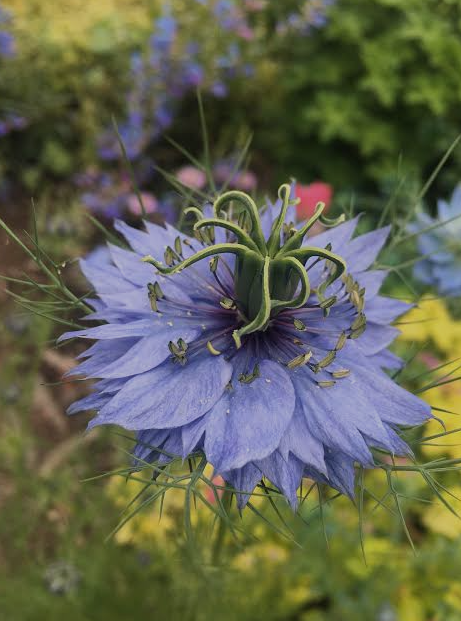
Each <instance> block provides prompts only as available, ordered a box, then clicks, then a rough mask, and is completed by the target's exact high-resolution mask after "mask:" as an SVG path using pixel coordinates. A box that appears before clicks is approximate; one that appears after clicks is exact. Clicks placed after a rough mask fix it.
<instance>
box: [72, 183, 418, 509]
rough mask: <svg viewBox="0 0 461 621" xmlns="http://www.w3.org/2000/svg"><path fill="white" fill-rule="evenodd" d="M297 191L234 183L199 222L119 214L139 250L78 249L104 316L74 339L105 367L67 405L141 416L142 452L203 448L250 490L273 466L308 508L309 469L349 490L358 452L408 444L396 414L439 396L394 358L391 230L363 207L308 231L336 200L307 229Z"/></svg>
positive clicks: (104, 419)
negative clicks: (401, 376) (360, 215)
mask: <svg viewBox="0 0 461 621" xmlns="http://www.w3.org/2000/svg"><path fill="white" fill-rule="evenodd" d="M291 195H292V190H291V188H290V186H288V185H284V186H282V187H281V188H280V191H279V200H278V201H277V203H276V204H274V205H273V204H271V203H270V202H268V205H267V207H266V209H265V210H264V211H262V212H259V211H258V209H257V207H256V205H255V203H254V201H253V200H252V199H251V198H250V197H249V196H248V195H246V194H244V193H242V192H238V191H231V192H227V193H225V194H223V195H221V196H220V197H219V198H218V199H217V200H216V202H215V203H214V205H213V209H212V208H211V207H210V206H207V207H206V208H205V209H204V211H203V213H202V211H200V210H199V209H196V208H192V210H191V212H192V213H193V214H194V215H195V216H196V217H197V222H196V224H195V226H194V234H195V237H188V236H186V235H184V234H182V233H180V232H179V231H178V230H176V229H175V228H174V227H172V226H170V225H167V226H166V227H165V228H162V227H160V226H158V225H155V224H152V223H150V222H146V223H145V226H146V230H145V231H141V230H137V229H134V228H131V227H130V226H128V225H126V224H125V223H124V222H121V221H117V222H116V223H115V227H116V229H117V231H118V232H119V233H121V234H122V235H123V236H124V237H125V239H126V240H127V242H128V243H129V245H130V247H131V249H130V250H125V249H122V248H120V247H118V246H113V245H110V244H109V249H110V253H111V259H112V261H111V264H109V265H108V264H107V262H106V261H101V263H98V261H97V260H96V261H95V260H93V261H92V262H90V263H89V262H88V261H82V262H81V266H82V270H83V272H84V274H85V276H86V278H87V279H88V280H89V281H90V282H91V283H92V285H93V287H94V289H95V292H96V294H97V298H96V299H92V300H89V304H91V306H92V307H93V308H94V313H92V314H91V315H89V317H88V319H90V320H92V321H104V322H106V323H104V324H102V325H99V326H97V327H89V328H87V329H84V330H80V331H77V332H70V333H67V334H64V335H63V336H62V337H61V340H63V339H69V338H74V337H81V338H84V339H91V340H93V341H94V343H93V345H92V346H91V347H90V348H89V349H87V350H86V351H85V352H84V353H83V354H82V356H81V357H82V358H84V359H85V360H84V361H83V362H81V364H80V365H79V367H77V369H76V370H73V371H72V374H73V375H83V376H85V377H87V378H98V379H99V381H98V382H97V383H96V384H95V392H94V393H93V394H91V395H89V396H88V397H85V398H84V399H82V400H80V401H78V402H77V403H75V404H74V405H73V406H71V408H70V411H69V413H74V412H78V411H82V410H90V409H91V410H96V411H97V416H96V417H95V418H94V419H93V420H92V421H91V422H90V425H89V426H90V427H93V426H95V425H101V424H116V425H120V426H121V427H124V428H125V429H128V430H135V431H136V432H137V440H138V443H137V446H136V448H135V458H136V459H137V460H143V461H150V462H151V461H158V462H160V463H162V462H165V461H167V457H166V455H165V452H166V453H170V454H174V455H179V456H182V457H183V458H185V457H187V456H188V455H189V454H190V453H191V452H192V451H197V450H201V451H203V452H204V453H205V455H206V457H207V459H208V461H209V462H210V463H211V464H212V465H213V466H214V468H215V471H216V472H217V473H219V474H221V475H222V476H223V477H224V479H225V480H226V481H227V482H228V483H229V484H230V485H232V486H233V487H234V488H236V489H237V490H241V491H245V492H248V493H250V492H251V491H252V490H253V489H254V487H255V486H256V485H257V484H258V482H259V481H260V480H261V478H262V477H263V476H265V477H267V478H268V479H269V480H270V481H271V482H272V483H273V484H274V485H276V486H277V487H278V488H279V489H280V491H281V492H282V493H283V494H284V495H285V496H286V497H287V499H288V500H289V502H290V503H291V505H292V506H293V507H295V506H296V503H297V490H298V488H299V486H300V483H301V480H302V478H303V477H309V478H311V479H314V480H315V481H318V482H322V483H327V484H329V485H331V486H332V487H334V488H336V489H338V490H340V491H341V492H343V493H346V494H348V495H350V496H352V495H353V493H354V476H355V464H361V465H362V466H364V467H366V468H372V467H373V466H374V463H375V462H374V456H373V453H372V449H374V448H376V449H381V450H384V451H388V452H390V453H392V454H398V455H404V454H408V453H410V449H409V447H408V446H407V445H406V444H405V442H404V441H403V440H402V439H401V438H400V436H399V433H398V432H399V429H400V427H401V426H405V427H406V426H413V425H419V424H421V423H423V422H424V421H425V420H426V419H428V418H429V417H430V408H429V406H428V405H427V404H425V403H424V402H423V401H421V400H420V399H418V398H417V397H415V396H414V395H412V394H411V393H409V392H407V391H406V390H404V389H403V388H401V387H400V386H398V385H397V384H396V383H395V382H394V381H392V380H391V379H390V378H389V376H388V375H387V374H386V372H385V371H384V370H383V369H386V368H398V367H399V366H400V365H401V361H400V359H399V358H397V357H396V356H395V355H393V354H392V353H391V352H389V351H388V349H387V348H388V346H389V344H390V343H391V342H392V341H393V340H394V338H395V336H396V334H397V333H398V330H397V329H396V328H394V327H392V326H391V325H390V323H391V322H392V321H393V320H394V319H395V318H396V317H397V316H398V315H400V314H401V313H403V312H405V311H406V310H407V308H408V305H407V304H405V303H404V302H400V301H397V300H393V299H389V298H386V297H382V296H380V295H379V293H378V292H379V289H380V286H381V283H382V282H383V280H384V278H385V277H386V272H385V271H378V270H374V269H369V268H370V266H371V265H372V264H373V262H374V260H375V258H376V255H377V254H378V252H379V251H380V249H381V248H382V246H383V245H384V243H385V241H386V238H387V236H388V233H389V229H388V228H384V229H379V230H376V231H373V232H370V233H367V234H365V235H361V236H358V237H355V238H353V239H352V235H353V233H354V230H355V228H356V225H357V218H355V219H353V220H350V221H347V222H345V223H343V224H340V225H339V226H337V227H336V228H334V229H327V230H326V231H325V232H323V233H321V234H320V235H317V236H315V237H311V236H308V238H307V240H306V239H305V237H306V234H309V231H310V229H311V227H312V226H313V224H314V223H315V222H316V221H317V220H318V219H319V217H320V215H321V211H322V208H323V207H322V205H319V207H318V210H317V212H316V214H315V215H314V216H313V217H312V218H311V219H310V220H309V221H308V222H307V223H305V224H303V225H301V226H300V228H298V229H296V228H295V226H294V224H293V221H294V218H295V214H294V206H293V205H294V203H295V201H293V200H292V196H291ZM229 207H230V209H228V208H229ZM233 216H234V217H233ZM146 255H147V256H146ZM151 255H153V257H155V258H153V257H152V256H151ZM162 255H163V262H161V261H159V259H160V257H161V256H162ZM143 258H144V260H142V259H143ZM138 463H139V461H138ZM247 498H248V496H246V495H244V494H240V495H239V505H240V506H241V507H242V506H244V504H245V502H246V500H247Z"/></svg>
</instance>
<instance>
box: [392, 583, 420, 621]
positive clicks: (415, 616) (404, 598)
mask: <svg viewBox="0 0 461 621" xmlns="http://www.w3.org/2000/svg"><path fill="white" fill-rule="evenodd" d="M397 609H398V613H399V617H398V618H399V619H402V621H423V620H424V619H426V618H427V616H426V610H425V608H424V605H423V603H422V601H421V598H420V597H417V596H416V595H415V594H414V593H412V592H411V590H410V589H409V588H408V587H402V589H401V590H400V592H399V601H398V605H397Z"/></svg>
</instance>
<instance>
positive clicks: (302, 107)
mask: <svg viewBox="0 0 461 621" xmlns="http://www.w3.org/2000/svg"><path fill="white" fill-rule="evenodd" d="M460 25H461V1H460V0H374V1H373V2H371V1H370V0H338V1H337V3H336V5H335V6H333V7H332V8H331V10H330V12H329V23H328V25H327V26H326V27H325V28H324V29H320V30H318V31H316V32H315V33H314V34H313V35H312V36H310V37H305V38H302V39H294V40H293V41H292V43H291V45H290V47H289V48H285V49H281V50H277V54H276V55H274V58H275V59H276V60H277V62H278V76H277V78H276V79H275V80H274V81H273V85H272V89H271V97H270V98H269V97H262V96H261V99H262V103H261V107H260V108H259V109H257V110H256V112H255V114H256V115H257V116H258V118H259V119H260V118H261V113H262V116H263V118H264V119H265V120H264V127H265V128H267V131H265V132H262V134H261V135H260V138H259V140H260V142H261V144H260V146H261V147H264V148H265V150H266V151H267V152H270V153H271V154H272V157H273V159H274V161H275V163H277V164H280V163H282V164H283V165H284V168H285V170H286V171H289V173H290V174H297V175H298V176H299V177H301V178H302V177H305V176H306V174H307V175H308V176H309V175H311V176H318V177H322V178H324V179H326V180H328V181H330V182H333V183H334V184H336V185H343V186H344V185H346V186H349V187H352V186H353V187H355V188H357V187H362V188H364V187H367V184H375V183H376V182H380V183H383V182H387V181H388V180H389V178H391V177H392V176H395V174H396V171H397V168H398V166H400V170H401V171H402V173H405V174H408V175H410V176H413V178H414V179H415V180H416V181H417V182H419V181H420V180H421V179H426V178H427V177H428V175H429V174H430V171H431V170H432V169H433V167H434V166H435V164H436V163H437V162H438V160H439V159H440V157H441V156H442V155H443V153H444V152H445V151H446V150H447V148H448V147H449V145H450V144H451V143H452V141H453V140H454V139H455V138H456V136H457V134H459V133H461V106H460V103H461V38H460V36H459V32H460ZM257 124H258V123H257ZM259 124H260V123H259ZM269 128H271V130H270V131H269ZM256 138H257V139H258V135H257V136H256ZM460 161H461V157H460V156H459V155H458V160H457V162H456V163H455V164H454V165H452V167H451V169H447V171H448V172H447V174H446V177H445V183H446V185H447V187H452V186H453V185H454V183H455V182H456V181H457V180H458V177H459V172H460Z"/></svg>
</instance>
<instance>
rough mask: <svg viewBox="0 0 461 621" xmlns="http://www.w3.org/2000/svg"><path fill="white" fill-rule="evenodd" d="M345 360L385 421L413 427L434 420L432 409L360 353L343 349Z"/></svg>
mask: <svg viewBox="0 0 461 621" xmlns="http://www.w3.org/2000/svg"><path fill="white" fill-rule="evenodd" d="M342 360H343V361H344V364H345V365H346V366H347V367H348V368H349V369H351V372H352V373H353V375H354V376H355V377H356V379H357V381H358V382H359V383H360V384H361V386H363V387H364V388H363V389H364V390H367V389H369V390H370V391H371V392H370V394H371V395H372V400H373V405H374V406H375V409H376V411H377V412H379V416H380V418H381V420H382V421H385V422H387V423H389V424H391V425H402V426H408V427H413V426H415V425H421V424H422V423H424V422H426V421H427V420H428V419H429V418H431V407H430V406H429V405H428V404H427V403H426V402H425V401H423V400H422V399H419V398H418V397H416V396H415V395H413V394H412V393H411V392H409V391H408V390H405V389H404V388H402V387H401V386H399V385H398V384H396V383H395V382H394V381H393V380H391V379H390V378H389V377H388V376H387V375H386V374H385V373H384V372H382V371H379V370H377V369H376V368H375V367H372V366H371V365H370V364H369V363H367V361H366V358H363V357H362V356H361V355H360V353H359V352H358V351H357V348H356V349H355V351H354V349H353V348H351V349H350V350H349V351H348V352H346V351H345V350H343V356H342Z"/></svg>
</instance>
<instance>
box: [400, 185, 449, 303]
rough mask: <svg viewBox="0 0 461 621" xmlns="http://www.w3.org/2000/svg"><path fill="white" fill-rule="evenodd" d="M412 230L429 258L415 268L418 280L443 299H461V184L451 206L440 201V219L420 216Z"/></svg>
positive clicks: (419, 247)
mask: <svg viewBox="0 0 461 621" xmlns="http://www.w3.org/2000/svg"><path fill="white" fill-rule="evenodd" d="M443 223H446V224H443ZM431 227H432V228H431ZM409 230H410V232H412V233H419V235H418V250H419V252H420V253H421V254H422V255H428V256H426V257H425V258H424V259H422V260H421V261H419V263H417V264H416V265H415V268H414V276H415V278H416V279H417V280H420V281H421V282H423V283H425V284H427V285H432V286H433V287H435V288H436V289H437V291H438V292H439V293H440V294H441V295H448V296H458V295H461V184H460V185H458V187H457V188H456V189H455V191H454V192H453V196H452V197H451V201H450V202H446V201H444V200H439V201H438V203H437V218H431V217H430V216H429V215H427V214H425V213H420V214H418V216H417V220H416V222H414V223H412V224H411V225H410V226H409Z"/></svg>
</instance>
